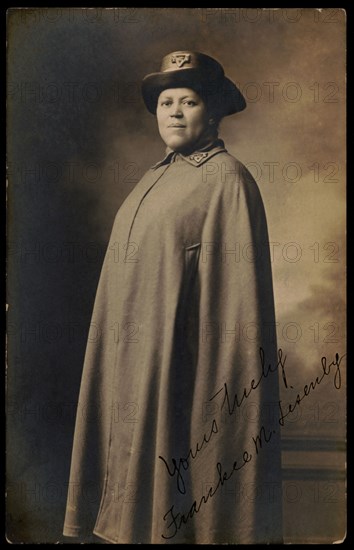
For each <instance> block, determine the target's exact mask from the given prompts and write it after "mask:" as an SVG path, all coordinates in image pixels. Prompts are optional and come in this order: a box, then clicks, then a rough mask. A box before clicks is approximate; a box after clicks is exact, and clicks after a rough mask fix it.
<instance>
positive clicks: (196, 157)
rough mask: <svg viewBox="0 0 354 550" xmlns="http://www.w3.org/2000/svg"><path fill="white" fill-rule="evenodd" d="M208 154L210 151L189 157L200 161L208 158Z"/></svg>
mask: <svg viewBox="0 0 354 550" xmlns="http://www.w3.org/2000/svg"><path fill="white" fill-rule="evenodd" d="M207 156H208V153H196V154H195V155H191V156H190V157H189V158H190V159H191V160H195V162H198V163H199V162H200V161H201V160H203V159H205V158H207Z"/></svg>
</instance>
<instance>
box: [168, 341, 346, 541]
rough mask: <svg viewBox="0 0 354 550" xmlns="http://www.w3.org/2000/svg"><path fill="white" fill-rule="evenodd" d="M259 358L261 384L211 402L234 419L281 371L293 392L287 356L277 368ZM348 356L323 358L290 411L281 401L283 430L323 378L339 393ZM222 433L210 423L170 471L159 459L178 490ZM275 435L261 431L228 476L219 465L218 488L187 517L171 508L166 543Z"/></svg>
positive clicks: (226, 393) (224, 393) (255, 382)
mask: <svg viewBox="0 0 354 550" xmlns="http://www.w3.org/2000/svg"><path fill="white" fill-rule="evenodd" d="M259 355H260V361H261V373H260V376H259V378H258V380H255V379H252V380H251V382H250V384H249V385H248V387H245V388H244V389H243V390H242V392H241V393H240V394H238V393H234V395H233V396H231V397H230V393H229V389H228V386H227V383H226V382H225V383H224V385H223V387H222V388H220V390H219V391H217V392H216V393H215V394H214V395H213V396H212V397H211V398H210V401H212V400H213V399H215V398H216V397H217V396H218V395H220V394H221V395H222V396H223V399H222V404H221V409H223V408H224V407H226V410H227V412H228V414H229V415H230V416H231V415H232V414H234V412H235V411H236V409H237V408H239V407H241V405H242V404H243V402H244V401H245V400H246V399H248V397H249V396H250V395H251V393H252V392H253V391H255V390H256V389H257V388H258V387H259V385H260V384H261V382H262V380H263V379H266V378H267V377H268V376H269V375H270V374H273V373H275V372H278V371H279V369H281V376H282V380H283V383H284V386H285V388H286V389H288V388H289V387H290V388H292V389H293V386H291V385H289V384H288V380H287V376H286V371H285V364H286V359H287V356H286V355H284V353H283V350H282V349H281V348H280V349H279V350H278V357H277V359H278V361H277V363H276V364H275V365H273V366H272V365H270V364H268V365H266V363H265V354H264V350H263V348H260V350H259ZM345 356H346V354H344V355H342V356H339V354H338V353H336V354H335V356H334V360H333V361H331V362H329V361H328V359H327V358H326V357H322V358H321V366H322V372H321V374H320V375H318V376H316V378H315V379H314V380H311V381H310V382H309V383H307V384H305V385H304V386H303V388H302V389H301V391H300V392H299V393H298V394H297V396H296V398H295V400H294V401H293V402H292V403H290V404H288V407H287V410H286V409H285V411H284V409H283V406H282V401H281V400H280V401H279V402H278V405H279V413H280V416H279V419H278V422H279V424H280V426H284V419H285V418H286V417H287V416H288V415H289V414H291V413H293V412H294V411H295V410H296V408H297V407H298V406H299V405H300V403H301V402H302V401H303V400H304V399H305V398H306V397H308V396H309V395H310V394H311V393H312V392H313V391H314V390H315V389H316V387H317V386H319V385H320V384H321V382H322V381H323V379H324V378H326V377H327V376H329V375H330V374H331V373H332V372H333V370H334V369H335V372H334V377H333V384H334V387H335V388H336V389H337V390H339V389H340V388H341V384H342V377H341V372H340V365H341V362H342V360H343V358H344V357H345ZM218 433H219V428H218V424H217V421H216V419H215V418H214V419H213V421H212V422H211V427H210V430H209V431H208V432H207V433H205V434H204V435H203V438H202V441H201V443H199V442H197V443H196V445H195V447H193V449H192V448H191V449H189V452H188V454H187V456H186V457H183V458H179V459H178V460H176V459H175V458H173V457H172V459H171V463H172V467H170V465H169V463H168V461H167V460H166V459H165V458H164V457H162V456H159V458H160V459H161V460H162V461H163V463H164V464H165V466H166V470H167V473H168V475H169V476H170V477H176V483H177V490H178V491H179V492H180V493H182V494H185V492H186V487H185V482H184V478H183V471H186V470H187V469H188V468H189V466H190V464H191V462H192V461H193V460H194V459H195V458H196V457H197V455H198V454H199V453H200V452H201V451H202V449H203V448H205V447H206V446H207V445H208V443H209V442H210V441H211V439H212V438H213V436H215V435H216V434H218ZM274 433H275V431H274V430H269V429H267V428H266V427H265V426H262V427H261V428H260V430H259V433H258V434H257V435H256V437H252V440H253V445H254V454H252V453H250V452H248V451H246V450H245V451H244V452H243V454H242V459H241V461H240V460H236V461H235V462H234V464H233V467H232V469H231V471H229V472H226V471H224V470H223V467H222V464H221V463H220V462H218V463H217V464H216V469H217V472H218V478H217V479H218V481H217V483H216V485H215V487H210V488H209V490H208V492H207V494H206V495H204V494H203V495H202V496H201V497H200V499H199V500H194V502H193V503H192V505H191V507H190V509H189V510H188V512H187V513H186V514H181V513H180V512H177V513H175V512H174V508H175V506H174V505H172V506H171V508H170V509H169V510H168V511H167V512H166V514H165V515H164V516H163V519H164V521H165V522H166V521H170V523H168V525H167V529H168V530H171V532H170V534H168V535H164V534H163V535H161V536H162V538H164V539H171V538H173V537H175V536H176V534H177V533H178V531H179V530H180V529H181V527H182V526H183V525H186V524H187V523H188V521H189V520H190V519H191V518H192V517H193V516H194V515H195V514H197V513H198V512H199V511H200V509H201V508H202V506H204V505H205V504H206V503H207V502H208V501H209V499H210V498H212V497H213V496H214V495H215V494H216V493H217V492H218V491H219V489H220V488H221V487H222V486H223V485H224V483H226V482H227V481H228V480H229V479H230V478H231V477H232V476H233V474H234V473H235V472H237V471H239V470H241V469H242V468H244V467H245V466H246V464H248V463H250V462H251V460H253V458H254V456H257V455H258V453H259V452H260V450H261V449H262V448H263V444H266V443H269V442H270V440H271V438H272V435H273V434H274Z"/></svg>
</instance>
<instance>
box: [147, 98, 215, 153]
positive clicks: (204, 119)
mask: <svg viewBox="0 0 354 550" xmlns="http://www.w3.org/2000/svg"><path fill="white" fill-rule="evenodd" d="M156 116H157V123H158V126H159V132H160V136H161V137H162V139H163V141H164V142H165V143H166V145H167V146H168V147H170V148H171V149H173V150H174V151H178V152H181V153H183V152H185V153H188V152H192V151H193V150H194V147H195V146H196V145H197V144H198V142H200V141H201V139H202V138H203V136H204V134H206V133H207V131H208V130H209V128H210V126H209V124H208V113H207V109H206V105H205V102H204V101H203V100H202V98H201V97H200V96H199V95H198V94H197V92H195V91H194V90H192V89H191V88H171V89H168V90H164V91H163V92H161V94H160V96H159V99H158V101H157V109H156Z"/></svg>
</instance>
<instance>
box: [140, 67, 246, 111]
mask: <svg viewBox="0 0 354 550" xmlns="http://www.w3.org/2000/svg"><path fill="white" fill-rule="evenodd" d="M168 88H192V89H193V90H195V91H196V92H197V93H199V94H201V95H202V96H203V97H206V98H208V100H209V101H210V102H211V103H212V104H213V105H214V107H215V108H216V109H217V111H218V114H219V115H220V116H221V117H223V116H227V115H232V114H234V113H238V112H239V111H243V109H245V108H246V100H245V98H244V97H243V95H242V93H241V92H240V90H239V89H238V88H237V86H236V85H235V84H234V83H233V82H232V81H231V80H229V79H228V78H227V77H226V76H222V77H221V78H217V79H212V78H209V79H208V78H206V76H205V73H203V72H202V71H200V70H199V69H180V70H177V71H168V72H167V71H166V72H163V73H152V74H149V75H147V76H145V78H144V79H143V81H142V85H141V90H142V95H143V99H144V102H145V105H146V107H147V109H148V111H149V112H150V113H152V114H154V115H155V114H156V107H157V100H158V98H159V95H160V93H161V92H162V91H163V90H166V89H168Z"/></svg>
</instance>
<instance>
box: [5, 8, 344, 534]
mask: <svg viewBox="0 0 354 550" xmlns="http://www.w3.org/2000/svg"><path fill="white" fill-rule="evenodd" d="M7 22H8V29H7V31H8V50H7V51H8V54H7V55H8V65H7V90H8V99H7V117H8V119H7V120H8V126H7V148H8V298H7V301H8V304H9V306H8V374H7V453H8V455H7V456H8V461H7V512H8V517H7V536H8V538H9V539H10V540H11V541H12V542H56V541H61V542H70V539H68V538H66V537H63V535H62V528H63V522H64V512H65V504H66V498H67V491H68V480H69V467H70V457H71V450H72V443H73V431H74V422H75V414H76V405H77V400H78V393H79V387H80V379H81V373H82V366H83V359H84V352H85V347H86V342H87V338H88V337H90V338H98V337H99V334H98V333H97V331H99V327H95V326H90V319H91V314H92V308H93V301H94V298H95V293H96V288H97V283H98V278H99V274H100V270H101V266H102V262H103V257H104V254H105V251H106V246H107V243H108V239H109V235H110V231H111V228H112V224H113V220H114V217H115V214H116V212H117V210H118V208H119V207H120V205H121V204H122V202H123V200H124V199H125V198H126V197H127V195H128V194H129V193H130V191H131V190H132V189H133V187H134V186H135V185H136V183H137V182H138V181H139V179H140V178H141V176H142V175H143V174H144V172H145V171H146V170H147V169H148V168H149V167H150V166H152V165H153V164H154V163H156V162H157V161H159V160H160V159H162V158H163V156H164V144H163V142H162V141H161V139H160V137H159V135H158V130H157V125H156V120H155V117H154V116H153V115H151V114H150V113H149V112H148V111H147V110H146V108H145V106H144V104H143V100H142V97H141V94H140V83H141V80H142V78H143V77H144V76H145V75H146V74H147V73H151V72H155V71H158V70H159V68H160V62H161V59H162V57H163V56H164V55H166V54H167V53H169V52H172V51H176V50H195V51H202V52H204V53H206V54H208V55H210V56H212V57H214V58H216V59H218V60H219V61H220V62H221V64H222V65H223V67H224V68H225V73H226V74H227V75H228V76H229V77H230V78H231V79H232V80H233V81H234V82H236V83H237V85H238V86H239V88H240V89H241V91H242V92H243V95H244V96H245V98H246V101H247V108H246V110H245V111H243V112H242V113H238V114H237V115H235V116H231V117H227V119H224V120H223V122H222V125H221V129H220V137H221V138H222V139H224V141H225V143H226V147H227V149H228V150H229V151H230V153H231V154H232V155H234V156H235V157H236V158H237V159H239V160H240V161H241V162H242V163H243V164H245V165H246V166H247V168H248V169H249V170H250V172H251V173H252V175H253V176H254V178H255V179H256V181H257V183H258V185H259V188H260V191H261V194H262V197H263V201H264V204H265V209H266V213H267V220H268V230H269V241H270V250H271V261H272V271H273V284H274V294H275V309H276V323H277V324H276V327H269V331H270V333H269V334H271V333H272V331H274V334H275V331H276V334H277V343H278V348H281V349H282V350H283V352H284V353H286V355H287V379H288V383H289V385H291V386H292V387H293V388H290V387H288V388H286V387H285V384H284V383H283V382H281V384H280V387H281V399H282V400H283V404H284V406H285V407H286V406H287V405H286V404H289V403H293V402H294V401H295V400H296V395H297V394H298V393H299V392H300V393H301V394H304V386H305V385H307V387H308V386H309V385H310V384H311V382H314V381H315V380H316V377H321V375H323V373H324V370H325V369H326V364H327V365H329V364H330V363H332V362H335V363H337V364H338V363H340V367H338V368H337V376H336V377H335V376H334V371H335V369H334V367H332V372H329V373H328V374H325V377H324V378H323V380H322V381H321V382H320V383H318V384H315V383H314V384H313V386H314V387H313V388H312V389H311V391H308V393H309V395H307V396H306V399H303V401H302V402H301V404H300V405H298V406H297V407H296V410H294V411H293V412H292V414H289V416H288V417H287V418H286V420H285V422H284V426H283V427H282V471H283V487H282V502H283V513H284V538H285V541H286V542H333V541H336V540H341V539H342V538H343V537H344V534H345V525H346V518H345V488H344V485H345V470H344V463H345V443H344V441H345V410H346V403H345V357H344V354H345V349H346V348H345V324H344V321H345V289H344V286H345V277H344V273H345V250H344V247H345V238H344V228H345V219H344V216H345V179H344V178H345V38H346V37H345V32H346V18H345V13H344V12H343V11H341V10H339V9H328V10H321V11H320V10H312V9H288V10H285V9H279V10H277V9H276V10H269V9H265V10H261V9H242V8H235V9H227V8H213V9H209V8H208V9H207V8H201V9H160V8H155V9H152V8H151V9H150V8H149V9H128V8H114V9H101V8H97V9H84V8H43V9H42V8H37V9H12V10H10V11H9V12H8V21H7ZM120 245H121V243H116V247H117V248H116V250H115V251H114V254H116V258H117V261H120V258H121V254H123V251H122V250H120ZM233 246H234V247H235V254H236V255H237V257H238V258H239V261H245V262H247V261H254V258H253V256H252V254H253V253H254V251H252V250H251V249H249V248H248V247H247V245H245V244H244V243H233ZM231 328H232V331H230V329H231ZM112 330H113V331H115V337H119V330H121V327H119V326H116V327H112ZM209 330H211V329H210V328H209ZM213 330H219V331H220V340H221V341H226V340H227V338H231V337H232V338H244V339H247V340H248V341H252V338H253V339H254V338H255V334H256V331H257V326H254V324H252V323H248V324H247V325H246V326H240V325H239V324H237V323H235V326H233V327H223V326H220V327H213ZM223 330H224V331H227V330H228V331H229V332H228V333H227V334H226V332H225V334H223ZM214 337H215V335H214ZM336 354H338V355H337V356H336ZM324 357H325V358H326V359H325V360H323V359H322V358H324ZM336 357H337V359H336ZM305 393H306V391H305ZM127 403H129V396H127ZM127 403H122V404H121V409H120V415H121V416H120V418H121V421H125V420H126V418H127V416H129V414H131V412H132V411H131V410H130V409H126V408H125V407H126V405H127ZM247 415H248V417H247V418H246V419H245V420H246V421H250V422H251V421H252V417H254V415H257V411H256V410H253V409H251V408H249V410H248V411H247ZM248 489H249V492H248V493H247V491H248ZM248 489H247V488H244V491H246V493H245V494H243V495H242V498H246V499H252V498H257V495H256V494H255V493H254V491H253V492H252V487H250V488H248ZM269 498H271V496H269Z"/></svg>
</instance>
